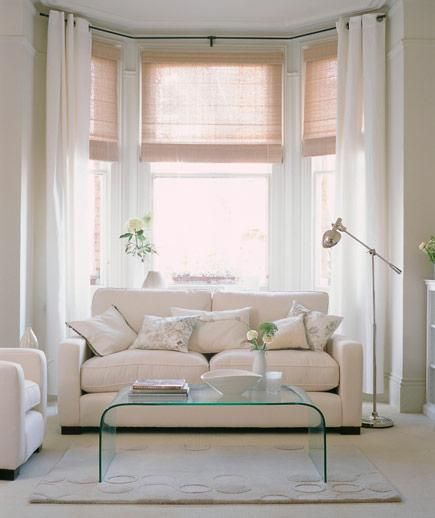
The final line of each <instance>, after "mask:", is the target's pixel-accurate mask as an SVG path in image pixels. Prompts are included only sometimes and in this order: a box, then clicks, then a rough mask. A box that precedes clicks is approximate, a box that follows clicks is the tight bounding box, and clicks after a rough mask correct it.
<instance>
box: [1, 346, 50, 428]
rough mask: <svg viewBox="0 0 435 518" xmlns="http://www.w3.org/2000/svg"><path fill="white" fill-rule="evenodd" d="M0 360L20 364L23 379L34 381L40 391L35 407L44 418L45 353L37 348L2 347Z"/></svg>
mask: <svg viewBox="0 0 435 518" xmlns="http://www.w3.org/2000/svg"><path fill="white" fill-rule="evenodd" d="M0 360H3V361H6V362H14V363H17V364H19V365H20V366H21V368H22V370H23V376H24V379H27V380H31V381H34V382H35V383H37V384H38V385H39V390H40V391H41V403H40V404H39V405H38V406H36V407H35V410H37V411H38V412H40V413H41V414H42V416H43V418H44V421H45V420H46V417H47V361H46V359H45V354H44V353H43V352H42V351H40V350H38V349H30V348H25V347H23V348H21V347H20V348H18V347H3V348H0Z"/></svg>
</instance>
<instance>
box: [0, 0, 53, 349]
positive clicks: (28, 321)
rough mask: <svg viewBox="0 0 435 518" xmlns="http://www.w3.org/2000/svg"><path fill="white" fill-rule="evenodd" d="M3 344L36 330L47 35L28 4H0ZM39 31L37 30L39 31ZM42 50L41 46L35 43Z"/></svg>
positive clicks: (16, 0)
mask: <svg viewBox="0 0 435 518" xmlns="http://www.w3.org/2000/svg"><path fill="white" fill-rule="evenodd" d="M0 13H1V16H0V77H1V81H0V120H1V122H2V123H1V124H0V159H1V160H0V164H1V165H0V243H1V245H0V246H1V249H0V286H1V287H2V289H1V290H0V330H1V334H2V340H1V342H0V346H3V347H7V346H17V345H18V343H19V338H20V336H21V334H22V332H23V330H24V326H25V325H32V326H34V327H35V323H34V318H33V317H34V315H33V295H34V289H33V283H34V274H33V272H34V265H35V261H34V259H35V254H34V246H35V245H36V244H39V241H38V239H39V236H38V239H36V240H35V239H34V234H35V214H36V211H35V201H36V192H37V186H38V177H41V173H42V172H43V162H42V157H43V146H44V144H43V135H44V127H43V124H42V120H41V113H43V111H44V110H43V102H41V101H42V97H41V94H42V93H43V88H41V86H42V83H41V78H43V77H44V74H45V72H44V70H45V67H44V64H43V61H41V59H40V56H41V55H42V54H41V53H40V52H39V48H35V44H36V43H38V44H39V43H40V44H41V48H43V47H44V45H43V43H41V41H43V37H41V35H43V34H44V31H39V30H38V28H39V16H38V15H37V12H36V11H35V9H34V7H33V4H32V2H30V0H0ZM35 29H36V30H35ZM36 46H37V47H38V45H36Z"/></svg>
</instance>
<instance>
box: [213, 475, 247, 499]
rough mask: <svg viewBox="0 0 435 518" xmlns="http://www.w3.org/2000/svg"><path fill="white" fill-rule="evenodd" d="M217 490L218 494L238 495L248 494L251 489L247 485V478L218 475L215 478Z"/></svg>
mask: <svg viewBox="0 0 435 518" xmlns="http://www.w3.org/2000/svg"><path fill="white" fill-rule="evenodd" d="M214 481H215V483H216V484H215V489H216V491H217V492H218V493H224V494H228V495H237V494H241V493H248V492H249V491H251V488H250V487H249V486H248V485H247V483H246V479H245V477H243V476H241V475H230V474H228V475H227V474H225V475H216V476H215V477H214Z"/></svg>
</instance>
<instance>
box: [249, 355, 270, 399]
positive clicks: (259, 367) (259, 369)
mask: <svg viewBox="0 0 435 518" xmlns="http://www.w3.org/2000/svg"><path fill="white" fill-rule="evenodd" d="M253 353H254V362H253V364H252V371H253V372H255V374H259V375H260V376H263V378H262V379H261V380H260V381H259V382H258V383H257V385H256V386H255V388H257V389H261V390H263V389H264V388H265V386H266V370H267V362H266V351H263V350H254V351H253Z"/></svg>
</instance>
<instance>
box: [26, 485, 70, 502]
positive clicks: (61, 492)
mask: <svg viewBox="0 0 435 518" xmlns="http://www.w3.org/2000/svg"><path fill="white" fill-rule="evenodd" d="M35 494H36V495H38V496H41V497H43V498H48V499H49V500H57V499H58V498H63V497H65V496H69V495H70V493H69V492H68V491H67V490H66V489H65V488H64V487H62V486H57V485H56V484H52V483H50V484H45V483H44V482H42V483H41V484H39V485H38V487H37V488H36V491H35Z"/></svg>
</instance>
